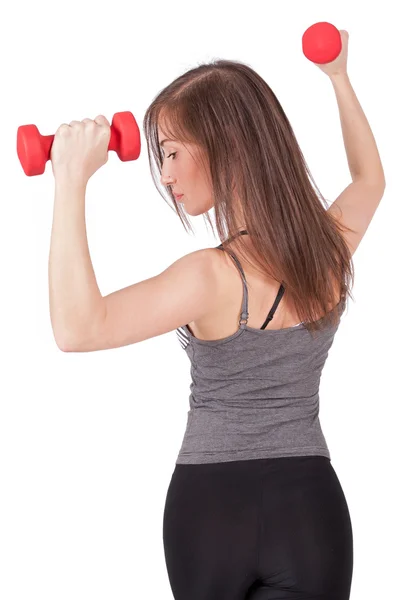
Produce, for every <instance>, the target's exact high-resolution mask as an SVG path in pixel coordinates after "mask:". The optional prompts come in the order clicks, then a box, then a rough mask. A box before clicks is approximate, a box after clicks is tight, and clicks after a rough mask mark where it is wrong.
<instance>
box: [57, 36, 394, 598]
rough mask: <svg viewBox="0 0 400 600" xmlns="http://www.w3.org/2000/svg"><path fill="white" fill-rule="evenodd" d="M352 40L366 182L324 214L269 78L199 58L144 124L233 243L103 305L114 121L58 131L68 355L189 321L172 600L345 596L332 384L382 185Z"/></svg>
mask: <svg viewBox="0 0 400 600" xmlns="http://www.w3.org/2000/svg"><path fill="white" fill-rule="evenodd" d="M341 36H342V51H341V54H340V55H339V57H338V58H337V59H336V60H335V61H333V62H332V63H329V64H326V65H318V66H319V68H320V69H321V70H322V71H323V72H324V73H326V74H327V75H328V76H329V78H330V80H331V82H332V84H333V88H334V91H335V94H336V98H337V101H338V107H339V111H340V118H341V126H342V132H343V138H344V143H345V149H346V153H347V158H348V163H349V169H350V173H351V177H352V182H351V183H350V185H349V186H348V187H346V189H345V190H344V191H343V192H342V194H341V195H340V196H339V197H338V198H337V199H336V200H335V202H333V204H332V205H331V206H330V207H329V208H327V203H326V201H325V200H324V199H323V198H322V196H321V195H320V196H321V198H322V201H323V202H324V204H325V207H324V206H322V204H321V201H320V197H319V196H318V195H317V192H316V189H318V188H317V187H316V185H315V183H314V186H313V185H312V183H311V181H313V180H312V178H311V175H310V173H309V171H308V168H307V165H306V163H305V160H304V158H303V156H302V153H301V151H300V148H299V146H298V144H297V142H296V139H295V136H294V133H293V130H292V128H291V126H290V123H289V121H288V119H287V117H286V115H285V113H284V111H283V109H282V107H281V105H280V104H279V102H278V100H277V98H276V97H275V95H274V94H273V92H272V90H271V89H270V87H269V86H268V85H267V84H266V83H265V81H264V80H263V79H262V78H261V77H260V76H259V75H258V74H256V73H255V72H254V71H253V70H252V69H251V68H250V67H248V66H247V65H245V64H242V63H237V62H233V61H227V60H220V61H216V62H214V63H212V64H205V65H200V66H198V67H196V68H194V69H192V70H191V71H189V72H187V73H185V74H183V75H182V76H181V77H179V78H178V79H177V80H176V81H174V82H173V83H171V84H170V85H169V86H168V87H167V88H166V89H164V90H163V91H162V92H161V93H160V94H159V95H158V97H157V98H156V99H155V100H154V101H153V102H152V104H151V106H150V107H149V108H148V110H147V112H146V115H145V120H144V131H145V135H146V139H147V142H148V148H149V159H150V161H151V159H152V157H154V159H155V162H156V167H157V173H158V175H160V174H161V181H162V184H163V185H165V186H166V187H167V191H168V196H169V198H170V199H171V200H172V202H173V207H174V209H175V210H176V211H177V214H178V216H179V217H180V219H181V221H182V222H183V224H184V226H186V225H187V224H188V225H189V222H188V220H187V216H186V215H187V214H188V215H200V214H204V215H205V216H206V219H207V220H208V222H209V223H210V224H211V226H212V223H211V221H210V219H209V215H208V211H209V210H210V209H211V208H214V209H215V215H216V225H217V230H218V235H219V237H220V239H223V240H224V241H223V242H222V243H221V244H220V245H219V246H218V247H217V248H207V249H204V250H200V251H196V252H192V253H191V254H189V255H187V256H184V257H183V258H181V259H179V260H178V261H176V262H175V263H174V264H172V265H171V266H170V267H168V268H167V269H166V270H165V271H163V272H162V273H161V274H159V275H157V276H156V277H152V278H150V279H148V280H146V281H143V282H139V283H136V284H134V285H132V286H130V287H128V288H125V289H123V290H119V291H117V292H114V293H112V294H110V295H108V296H106V297H104V298H103V297H102V296H101V294H100V292H99V289H98V287H97V284H96V280H95V277H94V272H93V269H92V266H91V262H90V258H89V255H88V250H87V244H86V237H85V228H84V210H82V205H84V198H85V190H86V184H87V181H88V179H89V177H90V176H91V175H92V174H93V173H94V172H95V171H96V170H97V168H99V166H101V164H104V162H106V160H107V147H108V139H109V137H108V136H109V123H108V121H107V120H106V119H105V118H104V117H102V116H100V117H98V118H97V119H96V120H95V122H93V121H90V120H89V119H86V120H84V121H83V122H82V123H79V122H76V121H75V122H72V123H71V124H70V126H64V128H63V129H62V131H61V132H60V131H59V132H57V134H56V137H55V141H54V144H53V148H52V161H53V171H54V175H55V180H56V197H55V217H54V223H53V231H52V245H51V252H50V273H49V276H50V309H51V317H52V324H53V330H54V334H55V339H56V341H57V344H58V346H59V347H60V348H61V349H62V350H64V351H73V352H77V351H82V352H89V351H94V350H100V349H105V348H116V347H119V346H124V345H127V344H133V343H137V342H140V341H142V340H145V339H148V338H150V337H154V336H157V335H161V334H163V333H166V332H168V331H172V330H175V329H176V333H177V336H178V340H179V342H180V344H181V345H182V347H183V348H184V350H185V352H186V353H187V355H188V357H189V359H190V361H191V363H192V371H191V372H192V376H193V382H192V384H191V394H190V398H189V403H190V410H189V414H188V423H187V428H186V432H185V436H184V440H183V443H182V447H181V450H180V452H179V456H178V458H177V461H176V465H175V470H174V472H173V474H172V478H171V482H170V485H169V488H168V492H167V497H166V504H165V511H164V528H163V539H164V548H165V557H166V565H167V569H168V575H169V579H170V583H171V588H172V592H173V595H174V597H175V598H176V599H177V600H278V599H279V600H294V599H296V600H300V599H302V600H306V599H309V600H310V599H311V598H318V600H348V598H349V597H350V588H351V579H352V569H353V538H352V527H351V520H350V515H349V511H348V506H347V503H346V499H345V496H344V493H343V490H342V487H341V484H340V482H339V480H338V477H337V475H336V472H335V470H334V468H333V466H332V464H331V460H330V453H329V450H328V447H327V444H326V441H325V438H324V435H323V432H322V430H321V427H320V423H319V418H318V412H319V394H318V391H319V380H320V377H321V373H322V369H323V367H324V364H325V361H326V358H327V355H328V352H329V349H330V347H331V345H332V343H333V339H334V336H335V333H336V331H337V329H338V326H339V324H340V317H341V315H342V314H343V311H344V308H345V304H346V298H347V296H348V295H350V291H349V287H350V284H351V283H352V278H353V272H352V255H353V254H354V252H355V250H356V248H357V247H358V245H359V243H360V241H361V239H362V237H363V235H364V234H365V232H366V230H367V228H368V225H369V223H370V221H371V219H372V217H373V215H374V213H375V210H376V208H377V206H378V204H379V202H380V200H381V198H382V196H383V193H384V188H385V178H384V173H383V169H382V165H381V161H380V158H379V153H378V150H377V147H376V144H375V140H374V137H373V134H372V132H371V130H370V128H369V125H368V122H367V119H366V118H365V115H364V113H363V111H362V108H361V106H360V104H359V103H358V100H357V98H356V95H355V93H354V91H353V88H352V86H351V84H350V81H349V77H348V74H347V49H348V33H347V32H346V31H342V32H341ZM89 156H90V158H91V160H89V159H88V157H89ZM152 175H153V177H154V170H152ZM156 183H157V182H156ZM175 196H177V197H175ZM77 207H78V208H77ZM71 215H73V216H71ZM189 226H190V225H189ZM72 264H73V265H75V267H74V270H73V271H72V270H71V265H72ZM77 306H78V307H79V310H76V307H77Z"/></svg>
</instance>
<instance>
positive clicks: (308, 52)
mask: <svg viewBox="0 0 400 600" xmlns="http://www.w3.org/2000/svg"><path fill="white" fill-rule="evenodd" d="M302 43H303V53H304V55H305V57H306V58H308V60H311V61H312V62H314V63H318V64H320V65H323V64H326V63H329V62H332V61H333V60H335V58H337V57H338V56H339V54H340V52H341V50H342V38H341V36H340V31H339V30H338V29H336V27H335V26H334V25H332V24H331V23H326V22H325V21H323V22H321V23H315V24H314V25H311V27H309V28H308V29H307V30H306V31H305V32H304V34H303V38H302Z"/></svg>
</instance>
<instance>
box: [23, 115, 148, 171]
mask: <svg viewBox="0 0 400 600" xmlns="http://www.w3.org/2000/svg"><path fill="white" fill-rule="evenodd" d="M53 140H54V135H41V134H40V133H39V130H38V128H37V127H36V125H21V126H20V127H18V131H17V154H18V158H19V161H20V163H21V165H22V168H23V170H24V172H25V175H28V176H32V175H42V174H43V173H44V170H45V168H46V162H47V161H48V160H50V152H51V146H52V144H53ZM108 150H114V152H116V153H117V154H118V157H119V158H120V160H122V161H128V160H136V159H137V158H138V157H139V154H140V131H139V127H138V125H137V123H136V120H135V117H134V116H133V114H132V113H131V112H129V111H125V112H118V113H115V115H114V117H113V120H112V123H111V137H110V143H109V145H108Z"/></svg>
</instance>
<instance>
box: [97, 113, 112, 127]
mask: <svg viewBox="0 0 400 600" xmlns="http://www.w3.org/2000/svg"><path fill="white" fill-rule="evenodd" d="M95 122H96V123H97V124H98V125H106V126H107V127H111V125H110V123H109V122H108V120H107V119H106V117H105V116H104V115H97V117H96V118H95Z"/></svg>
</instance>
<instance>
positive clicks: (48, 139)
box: [23, 125, 119, 162]
mask: <svg viewBox="0 0 400 600" xmlns="http://www.w3.org/2000/svg"><path fill="white" fill-rule="evenodd" d="M23 127H27V126H26V125H25V126H24V125H23ZM40 138H41V140H40V143H41V145H42V148H43V154H44V155H45V157H46V162H47V161H48V160H50V153H51V147H52V145H53V142H54V138H55V135H41V136H40ZM118 147H119V133H118V132H117V131H116V130H115V127H113V125H111V137H110V143H109V144H108V151H110V150H114V152H116V151H117V150H118Z"/></svg>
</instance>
